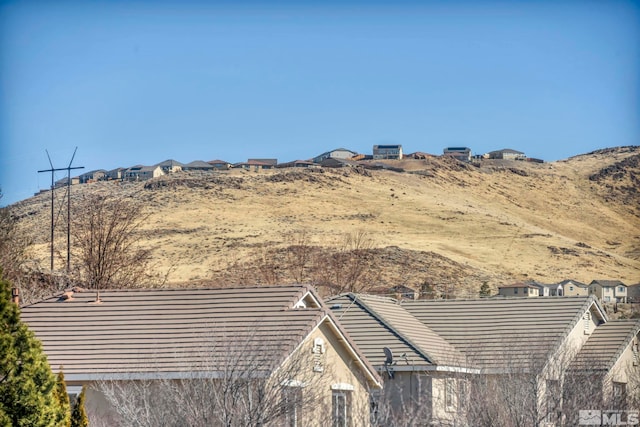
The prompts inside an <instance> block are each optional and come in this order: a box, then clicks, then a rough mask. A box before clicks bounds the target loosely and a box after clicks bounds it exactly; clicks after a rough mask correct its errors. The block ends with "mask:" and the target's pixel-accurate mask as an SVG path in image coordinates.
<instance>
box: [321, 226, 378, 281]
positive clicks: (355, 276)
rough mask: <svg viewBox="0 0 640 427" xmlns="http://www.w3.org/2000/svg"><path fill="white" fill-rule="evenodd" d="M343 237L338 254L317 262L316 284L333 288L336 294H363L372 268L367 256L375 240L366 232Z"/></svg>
mask: <svg viewBox="0 0 640 427" xmlns="http://www.w3.org/2000/svg"><path fill="white" fill-rule="evenodd" d="M343 237H344V239H343V241H342V243H341V245H339V246H338V248H337V251H336V252H334V253H331V254H329V255H328V256H327V257H326V259H324V260H316V263H315V264H316V277H317V279H316V280H315V282H317V283H318V285H320V286H325V287H329V288H332V289H333V291H334V293H342V292H362V291H363V290H364V288H365V287H366V285H365V283H366V282H367V278H368V273H369V270H370V267H371V266H370V265H369V263H368V262H367V255H368V251H369V250H370V249H371V248H372V247H373V240H372V239H371V238H370V237H369V235H368V234H367V232H366V231H365V230H359V231H355V232H353V233H350V234H346V235H344V236H343Z"/></svg>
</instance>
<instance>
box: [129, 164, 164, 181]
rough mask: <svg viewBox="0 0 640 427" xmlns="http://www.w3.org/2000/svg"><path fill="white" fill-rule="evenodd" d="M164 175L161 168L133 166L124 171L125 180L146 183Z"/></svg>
mask: <svg viewBox="0 0 640 427" xmlns="http://www.w3.org/2000/svg"><path fill="white" fill-rule="evenodd" d="M162 175H164V172H163V171H162V168H161V167H160V166H157V165H156V166H142V165H137V166H132V167H130V168H128V169H127V170H125V171H124V179H125V180H127V181H145V180H147V179H151V178H157V177H159V176H162Z"/></svg>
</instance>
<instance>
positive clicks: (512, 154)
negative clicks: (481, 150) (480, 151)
mask: <svg viewBox="0 0 640 427" xmlns="http://www.w3.org/2000/svg"><path fill="white" fill-rule="evenodd" d="M487 154H488V155H489V158H490V159H503V160H526V158H527V156H525V154H524V153H523V152H522V151H518V150H512V149H510V148H504V149H502V150H496V151H490V152H489V153H487Z"/></svg>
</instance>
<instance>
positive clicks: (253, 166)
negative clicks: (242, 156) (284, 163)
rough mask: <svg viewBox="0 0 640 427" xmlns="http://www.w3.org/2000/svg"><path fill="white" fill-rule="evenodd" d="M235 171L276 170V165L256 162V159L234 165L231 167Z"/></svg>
mask: <svg viewBox="0 0 640 427" xmlns="http://www.w3.org/2000/svg"><path fill="white" fill-rule="evenodd" d="M231 167H232V168H233V169H244V170H248V171H254V172H257V171H260V170H263V169H264V170H266V169H273V168H275V164H273V163H271V162H269V163H267V162H261V161H258V160H254V159H249V160H248V161H246V162H240V163H234V164H233V165H232V166H231Z"/></svg>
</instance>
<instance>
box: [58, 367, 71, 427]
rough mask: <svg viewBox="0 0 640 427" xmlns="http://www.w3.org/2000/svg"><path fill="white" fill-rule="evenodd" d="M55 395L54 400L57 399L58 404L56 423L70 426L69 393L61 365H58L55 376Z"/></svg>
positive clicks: (66, 426)
mask: <svg viewBox="0 0 640 427" xmlns="http://www.w3.org/2000/svg"><path fill="white" fill-rule="evenodd" d="M55 396H56V400H57V401H58V406H59V407H60V411H59V412H58V420H57V423H56V424H57V425H58V426H59V427H70V426H71V405H70V403H69V395H68V394H67V386H66V384H65V383H64V374H63V373H62V366H61V367H60V371H59V372H58V376H57V377H56V389H55Z"/></svg>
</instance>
